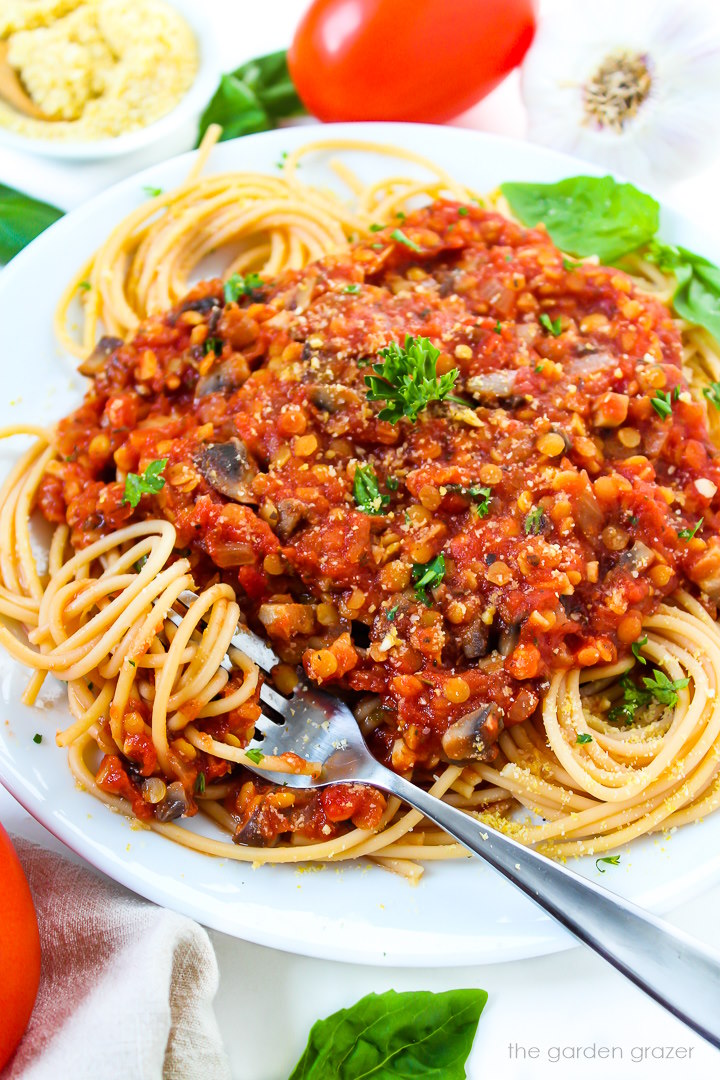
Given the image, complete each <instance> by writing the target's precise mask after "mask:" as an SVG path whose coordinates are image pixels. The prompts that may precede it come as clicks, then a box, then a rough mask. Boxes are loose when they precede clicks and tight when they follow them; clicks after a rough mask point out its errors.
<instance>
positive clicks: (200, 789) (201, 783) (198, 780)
mask: <svg viewBox="0 0 720 1080" xmlns="http://www.w3.org/2000/svg"><path fill="white" fill-rule="evenodd" d="M195 791H196V792H197V794H198V795H204V794H205V773H204V772H199V773H198V774H197V776H196V777H195Z"/></svg>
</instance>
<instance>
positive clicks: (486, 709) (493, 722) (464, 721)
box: [442, 705, 502, 761]
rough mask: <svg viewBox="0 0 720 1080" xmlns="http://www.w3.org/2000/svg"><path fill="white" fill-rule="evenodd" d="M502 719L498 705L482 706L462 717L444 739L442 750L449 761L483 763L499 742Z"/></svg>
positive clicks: (446, 733)
mask: <svg viewBox="0 0 720 1080" xmlns="http://www.w3.org/2000/svg"><path fill="white" fill-rule="evenodd" d="M501 730H502V718H501V716H500V711H499V709H498V707H497V706H496V705H481V706H480V708H479V709H473V711H472V712H469V713H466V714H465V716H461V717H460V719H459V720H456V721H455V723H454V724H452V725H451V726H450V727H449V728H448V729H447V731H446V732H445V734H444V735H443V737H442V748H443V751H444V752H445V756H446V757H447V758H448V760H449V761H469V760H474V761H482V760H483V758H484V756H485V754H486V753H487V751H488V750H490V749H491V748H492V747H493V746H494V744H495V743H496V742H497V737H498V735H499V734H500V731H501Z"/></svg>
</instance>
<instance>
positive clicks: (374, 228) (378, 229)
mask: <svg viewBox="0 0 720 1080" xmlns="http://www.w3.org/2000/svg"><path fill="white" fill-rule="evenodd" d="M384 228H385V226H384V225H379V224H378V223H377V221H375V222H373V224H372V225H371V226H370V232H381V231H382V230H383V229H384Z"/></svg>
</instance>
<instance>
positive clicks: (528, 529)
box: [525, 506, 543, 536]
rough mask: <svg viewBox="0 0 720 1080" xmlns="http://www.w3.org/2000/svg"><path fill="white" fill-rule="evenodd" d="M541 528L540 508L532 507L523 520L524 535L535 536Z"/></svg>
mask: <svg viewBox="0 0 720 1080" xmlns="http://www.w3.org/2000/svg"><path fill="white" fill-rule="evenodd" d="M542 526H543V511H542V507H541V506H534V507H533V508H532V510H531V511H530V513H529V514H528V515H527V517H526V518H525V535H526V536H537V535H538V533H539V532H540V530H541V529H542Z"/></svg>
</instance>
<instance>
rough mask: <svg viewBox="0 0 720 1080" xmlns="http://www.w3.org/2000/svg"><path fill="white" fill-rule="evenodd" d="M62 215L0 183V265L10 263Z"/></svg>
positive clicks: (60, 212) (47, 205)
mask: <svg viewBox="0 0 720 1080" xmlns="http://www.w3.org/2000/svg"><path fill="white" fill-rule="evenodd" d="M62 216H63V212H62V210H58V209H57V207H55V206H51V205H50V203H46V202H42V200H40V199H33V198H32V196H31V195H26V194H25V193H24V192H22V191H17V190H16V189H15V188H11V187H8V186H7V184H0V263H6V262H10V260H11V259H12V258H13V256H14V255H17V253H18V251H22V249H23V248H24V247H26V246H27V244H29V243H30V241H31V240H34V239H35V237H36V236H39V235H40V233H41V232H44V230H45V229H47V228H48V226H49V225H52V223H53V222H54V221H57V219H58V218H61V217H62Z"/></svg>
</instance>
